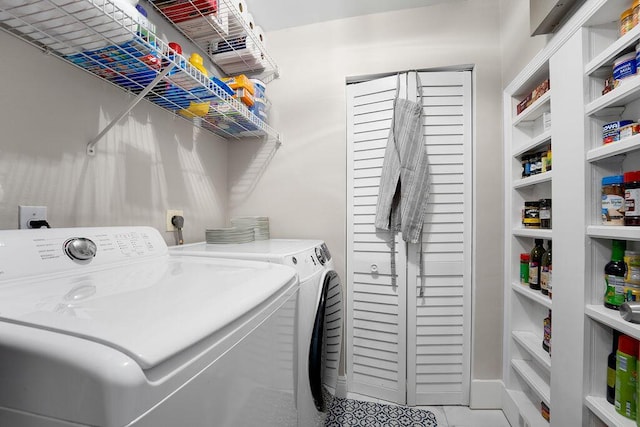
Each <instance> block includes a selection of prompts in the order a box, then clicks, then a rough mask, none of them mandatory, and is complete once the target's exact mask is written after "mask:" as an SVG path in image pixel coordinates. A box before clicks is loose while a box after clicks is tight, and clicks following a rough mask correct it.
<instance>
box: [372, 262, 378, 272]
mask: <svg viewBox="0 0 640 427" xmlns="http://www.w3.org/2000/svg"><path fill="white" fill-rule="evenodd" d="M371 272H372V273H377V272H378V264H371Z"/></svg>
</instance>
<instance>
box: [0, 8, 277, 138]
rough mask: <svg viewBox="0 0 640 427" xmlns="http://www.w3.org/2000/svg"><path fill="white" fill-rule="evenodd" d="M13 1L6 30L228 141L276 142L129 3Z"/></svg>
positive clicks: (2, 24)
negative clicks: (246, 138) (171, 46)
mask: <svg viewBox="0 0 640 427" xmlns="http://www.w3.org/2000/svg"><path fill="white" fill-rule="evenodd" d="M207 1H211V0H207ZM218 1H221V2H224V1H225V0H218ZM196 2H200V0H197V1H196ZM16 3H18V2H15V1H12V0H0V28H2V29H3V30H5V31H7V32H9V33H11V34H13V35H15V36H17V37H19V38H21V39H23V40H25V41H27V42H29V43H31V44H33V45H35V46H38V47H40V48H41V49H43V50H45V51H47V52H50V53H52V54H54V55H57V56H59V57H61V58H63V59H64V60H66V61H68V62H69V63H71V64H73V65H75V66H77V67H80V68H82V69H84V70H86V71H88V72H90V73H93V74H95V75H96V76H99V77H101V78H103V79H105V80H108V81H109V82H111V83H113V84H115V85H117V86H119V87H121V88H123V89H125V90H127V91H130V92H133V93H135V94H143V96H144V98H145V99H147V100H148V101H150V102H152V103H154V104H157V105H159V106H160V107H163V108H165V109H167V110H170V111H172V112H175V113H177V114H179V115H180V116H183V117H184V118H186V119H190V120H191V121H192V122H193V123H194V124H195V125H198V126H201V127H203V128H205V129H207V130H209V131H211V132H213V133H215V134H217V135H219V136H222V137H223V138H226V139H238V138H245V137H264V136H267V137H269V138H275V139H276V140H277V141H278V142H279V135H278V133H277V132H276V131H275V130H273V129H272V128H271V127H269V126H268V125H267V124H266V123H265V122H264V121H263V120H261V119H260V118H259V117H258V116H256V114H254V113H253V112H252V111H250V110H249V109H248V108H247V107H246V106H245V105H244V104H243V103H242V102H240V101H238V100H237V99H236V98H234V94H233V91H232V90H230V89H229V87H228V86H227V85H226V84H224V83H223V82H222V81H220V80H219V79H217V78H215V77H212V78H209V77H207V76H206V75H204V74H203V73H202V72H200V71H199V70H198V69H197V68H196V67H194V66H193V65H192V64H190V63H189V62H188V61H187V59H186V58H185V57H184V56H182V55H180V54H178V53H176V52H175V51H174V50H173V49H171V48H170V47H169V45H168V44H167V43H165V42H164V41H163V40H161V39H160V38H159V37H157V36H156V35H155V28H154V27H153V25H152V24H150V23H149V22H148V21H147V20H146V18H145V17H143V16H142V15H141V14H140V13H139V12H138V11H137V10H136V9H135V8H134V7H133V6H130V4H128V3H126V1H124V0H35V1H27V2H20V4H19V5H16ZM156 3H166V1H164V2H156ZM191 4H193V3H191ZM219 4H221V6H222V3H219ZM156 6H157V5H156ZM227 7H229V6H228V5H227ZM218 10H221V9H218ZM165 12H166V11H165ZM199 13H201V12H199ZM165 16H166V15H165ZM203 17H204V16H203ZM206 19H209V18H206ZM229 28H232V27H229ZM233 28H235V27H233ZM240 55H242V54H240ZM168 68H169V70H168ZM264 69H265V68H263V70H264ZM160 74H163V75H164V76H163V77H161V78H159V77H158V76H159V75H160ZM154 82H155V84H154V85H153V87H150V88H149V87H148V86H150V85H151V84H152V83H154Z"/></svg>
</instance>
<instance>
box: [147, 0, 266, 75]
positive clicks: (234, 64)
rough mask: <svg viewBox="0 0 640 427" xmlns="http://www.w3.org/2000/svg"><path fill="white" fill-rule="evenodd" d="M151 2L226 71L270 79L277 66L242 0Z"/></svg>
mask: <svg viewBox="0 0 640 427" xmlns="http://www.w3.org/2000/svg"><path fill="white" fill-rule="evenodd" d="M151 4H152V5H153V7H154V8H156V9H157V10H158V11H159V12H160V14H161V15H162V16H164V17H165V19H166V20H167V21H169V22H171V23H172V24H173V25H174V26H175V27H176V28H177V29H178V30H179V31H180V32H181V33H182V34H183V35H184V36H185V37H187V38H188V39H190V40H191V41H192V42H193V43H194V44H195V45H196V46H198V47H199V48H200V49H201V50H202V52H204V53H206V54H207V55H208V56H209V58H210V59H211V61H212V62H213V63H214V64H216V65H217V66H218V67H220V69H221V70H222V71H223V72H224V73H226V74H227V75H234V74H240V73H243V74H247V75H250V76H252V77H255V78H259V79H261V80H263V81H264V82H269V81H271V80H273V79H274V78H275V77H278V67H277V65H276V62H275V61H274V60H273V58H272V57H271V56H270V55H269V54H268V53H267V50H266V41H265V38H264V33H263V31H262V29H261V28H260V26H258V25H256V23H255V22H254V21H253V17H252V16H251V14H250V13H248V11H247V9H246V5H245V4H244V2H243V1H242V0H178V1H176V0H151Z"/></svg>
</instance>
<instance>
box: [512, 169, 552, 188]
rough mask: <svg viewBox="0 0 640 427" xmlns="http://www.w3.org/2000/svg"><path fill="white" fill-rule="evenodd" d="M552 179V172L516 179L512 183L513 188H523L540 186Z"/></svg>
mask: <svg viewBox="0 0 640 427" xmlns="http://www.w3.org/2000/svg"><path fill="white" fill-rule="evenodd" d="M551 179H553V171H552V170H551V171H549V172H543V173H539V174H536V175H533V176H529V177H526V178H520V179H516V180H515V181H514V182H513V188H524V187H529V186H532V185H536V184H540V183H543V182H549V181H551Z"/></svg>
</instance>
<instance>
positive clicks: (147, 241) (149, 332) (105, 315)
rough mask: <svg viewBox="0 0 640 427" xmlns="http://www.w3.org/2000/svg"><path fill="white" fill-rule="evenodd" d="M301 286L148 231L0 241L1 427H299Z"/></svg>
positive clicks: (7, 235)
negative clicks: (191, 251)
mask: <svg viewBox="0 0 640 427" xmlns="http://www.w3.org/2000/svg"><path fill="white" fill-rule="evenodd" d="M298 283H299V282H298V280H297V277H296V271H295V270H294V269H292V268H289V267H286V266H282V265H276V264H270V263H265V262H253V261H238V260H229V259H211V258H202V257H183V256H180V257H174V256H170V255H169V254H168V251H167V246H166V244H165V242H164V240H163V239H162V236H161V235H160V234H159V233H158V232H157V231H156V230H154V229H152V228H148V227H105V228H77V229H39V230H9V231H0V425H2V426H12V427H62V426H65V427H67V426H69V427H70V426H74V427H78V426H104V427H116V426H117V427H122V426H136V427H143V426H144V427H160V426H179V425H181V426H197V427H201V426H216V427H220V426H229V427H231V426H233V427H238V426H270V427H280V426H283V425H285V426H295V425H296V423H297V416H296V408H295V398H296V397H295V387H296V386H295V372H296V366H295V365H296V364H295V363H293V362H292V358H293V356H292V354H293V353H294V352H295V349H294V345H293V342H294V338H293V337H294V334H295V329H294V328H295V321H296V319H295V310H296V304H297V292H298ZM283 343H285V344H284V345H283ZM286 343H290V344H289V345H287V344H286ZM283 361H284V362H283Z"/></svg>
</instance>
